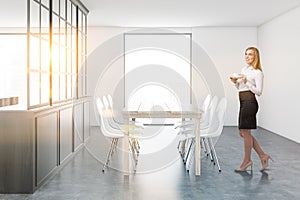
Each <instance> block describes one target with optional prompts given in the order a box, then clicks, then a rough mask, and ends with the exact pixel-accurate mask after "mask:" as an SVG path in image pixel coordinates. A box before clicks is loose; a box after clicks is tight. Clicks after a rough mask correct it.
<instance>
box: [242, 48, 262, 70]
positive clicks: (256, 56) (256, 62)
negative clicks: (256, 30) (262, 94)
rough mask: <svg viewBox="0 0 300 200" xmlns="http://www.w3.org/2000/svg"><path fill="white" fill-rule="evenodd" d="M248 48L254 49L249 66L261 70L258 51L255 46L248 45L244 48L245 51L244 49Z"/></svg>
mask: <svg viewBox="0 0 300 200" xmlns="http://www.w3.org/2000/svg"><path fill="white" fill-rule="evenodd" d="M248 50H252V51H254V60H253V62H252V63H251V66H252V67H253V68H254V69H258V70H260V71H262V68H261V64H260V56H259V51H258V49H257V48H256V47H248V48H247V49H246V50H245V53H246V51H248Z"/></svg>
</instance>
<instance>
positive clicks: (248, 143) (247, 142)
mask: <svg viewBox="0 0 300 200" xmlns="http://www.w3.org/2000/svg"><path fill="white" fill-rule="evenodd" d="M240 132H242V134H243V136H244V137H243V138H244V153H245V154H244V160H243V163H242V166H243V165H246V164H247V163H249V162H250V161H251V150H252V147H253V138H252V135H251V131H250V130H246V129H243V130H240Z"/></svg>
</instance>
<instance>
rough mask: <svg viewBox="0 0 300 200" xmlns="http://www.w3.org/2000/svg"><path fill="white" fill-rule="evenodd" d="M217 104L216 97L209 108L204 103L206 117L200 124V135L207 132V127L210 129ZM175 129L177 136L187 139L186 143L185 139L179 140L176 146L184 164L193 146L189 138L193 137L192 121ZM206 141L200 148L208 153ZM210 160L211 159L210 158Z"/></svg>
mask: <svg viewBox="0 0 300 200" xmlns="http://www.w3.org/2000/svg"><path fill="white" fill-rule="evenodd" d="M206 99H210V97H209V98H206ZM217 103H218V97H217V96H214V97H213V98H212V100H211V101H210V103H209V106H207V104H208V103H207V101H206V105H205V109H206V110H205V111H204V112H205V116H206V119H205V121H204V122H203V123H204V124H202V123H201V122H202V121H201V122H200V132H201V134H202V132H203V131H206V132H207V131H208V129H209V127H210V124H211V123H212V122H211V121H212V118H213V114H214V112H215V109H216V106H217ZM175 129H178V130H179V132H178V134H179V135H184V136H186V139H188V140H187V141H185V139H182V140H180V143H179V145H178V149H179V153H180V154H181V156H182V158H183V162H184V164H186V161H187V159H188V156H189V153H190V149H191V145H193V142H194V141H193V140H190V139H191V138H193V137H194V136H195V135H194V129H195V123H194V121H193V120H192V123H186V124H185V123H184V124H182V125H178V126H176V127H175ZM205 142H206V141H204V140H203V141H202V143H203V145H202V147H204V149H205V152H207V151H209V149H208V148H205V147H206V146H207V145H206V144H205ZM186 149H188V151H186ZM207 155H210V154H209V152H208V153H207ZM211 159H212V157H211Z"/></svg>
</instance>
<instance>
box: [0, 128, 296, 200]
mask: <svg viewBox="0 0 300 200" xmlns="http://www.w3.org/2000/svg"><path fill="white" fill-rule="evenodd" d="M91 131H92V136H91V138H90V139H89V140H88V142H87V143H86V144H85V148H83V150H82V151H80V152H79V153H78V154H77V155H76V156H75V157H74V158H73V159H72V160H71V161H70V162H69V163H68V164H67V165H66V166H65V167H64V168H62V169H61V170H60V171H59V172H58V173H57V175H55V176H54V177H53V178H51V179H50V180H49V181H47V182H46V183H45V184H44V185H43V186H41V187H40V188H39V189H38V190H37V191H36V192H35V193H34V194H15V195H3V194H2V195H1V194H0V200H4V199H9V200H11V199H12V200H14V199H18V200H19V199H28V200H52V199H53V200H60V199H61V200H69V199H70V200H71V199H72V200H74V199H84V200H89V199H91V200H92V199H97V200H98V199H107V200H113V199H116V200H117V199H120V200H123V199H125V200H127V199H128V200H148V199H149V200H156V199H164V200H166V199H171V200H177V199H178V200H179V199H180V200H181V199H184V200H185V199H186V200H188V199H214V200H216V199H217V200H219V199H220V200H221V199H222V200H223V199H228V200H235V199H236V200H242V199H249V200H250V199H251V200H253V199H255V200H260V199H261V200H266V199H267V200H272V199H274V200H275V199H276V200H285V199H287V200H294V199H295V200H296V199H300V190H299V188H300V178H299V177H300V159H299V158H300V157H299V152H300V144H298V143H295V142H292V141H290V140H287V139H285V138H283V137H280V136H278V135H276V134H274V133H271V132H269V131H266V130H264V129H261V128H259V129H258V130H256V131H254V132H253V135H254V136H255V137H256V138H257V139H258V141H259V143H260V144H261V146H262V148H263V149H264V150H265V152H267V153H269V154H270V155H271V156H272V157H273V159H274V162H270V167H269V170H267V171H265V172H264V173H261V172H259V169H260V168H261V164H260V160H259V158H258V156H257V155H256V154H255V152H254V151H253V153H252V160H253V162H254V166H253V171H252V172H251V171H247V172H243V173H235V172H234V169H235V168H236V167H238V166H239V165H240V163H241V160H242V156H243V141H242V139H241V138H240V137H239V136H238V133H237V128H236V127H225V128H224V130H223V133H222V135H221V137H220V139H219V140H218V143H217V144H216V150H217V153H218V156H219V161H220V165H221V168H222V172H221V173H219V172H218V169H217V167H216V166H214V165H213V164H212V163H211V161H210V159H209V158H207V157H205V156H204V155H203V154H202V159H201V167H202V168H201V176H200V177H195V176H194V173H193V172H194V170H193V168H192V169H191V172H190V173H187V172H186V171H185V166H184V165H183V163H182V161H181V160H180V158H179V156H178V152H177V149H176V146H177V144H176V143H177V141H176V139H174V138H173V139H172V141H170V142H169V144H168V145H167V146H164V147H163V148H161V149H159V150H158V151H156V152H149V150H147V151H148V152H147V153H144V154H143V152H142V150H141V156H140V159H139V164H138V168H137V173H136V174H130V176H129V179H124V176H123V173H122V167H121V163H122V153H121V152H116V154H115V155H114V158H113V160H112V161H111V167H113V168H114V169H111V168H110V169H108V170H106V172H105V173H104V174H103V173H102V171H101V170H102V163H101V162H102V161H103V160H104V158H105V153H106V152H107V147H108V145H109V143H108V142H106V141H107V140H105V139H104V138H103V136H102V135H101V134H100V133H99V131H98V129H97V128H92V129H91ZM164 131H167V132H172V130H171V127H169V130H168V129H167V130H164ZM147 145H148V146H149V144H147V143H145V145H144V146H147ZM152 145H153V144H152ZM141 148H142V149H143V145H141ZM149 149H151V148H149ZM104 152H105V153H104ZM149 166H150V167H149Z"/></svg>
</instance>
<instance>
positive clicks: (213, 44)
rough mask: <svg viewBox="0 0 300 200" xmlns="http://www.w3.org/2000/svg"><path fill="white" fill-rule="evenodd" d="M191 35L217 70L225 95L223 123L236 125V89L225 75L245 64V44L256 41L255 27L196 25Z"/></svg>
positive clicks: (253, 43)
mask: <svg viewBox="0 0 300 200" xmlns="http://www.w3.org/2000/svg"><path fill="white" fill-rule="evenodd" d="M193 38H194V41H195V42H197V43H198V44H199V45H201V46H202V48H203V49H204V50H205V51H206V52H207V54H208V55H209V56H210V57H211V60H212V61H213V62H214V64H215V66H216V68H217V70H218V72H219V73H220V76H221V79H222V82H223V86H224V89H225V96H226V97H227V99H228V108H227V112H226V118H225V125H226V126H237V116H238V108H239V103H238V96H237V94H238V93H237V91H236V88H235V87H234V86H233V85H232V84H231V82H230V80H229V77H230V75H231V74H232V73H234V72H237V73H238V72H240V69H241V68H242V67H243V66H245V61H244V51H245V49H246V48H247V47H248V46H252V45H254V46H256V45H257V29H256V28H255V27H239V28H234V27H220V28H218V27H215V28H208V27H207V28H201V27H199V28H193ZM194 56H197V55H194Z"/></svg>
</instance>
